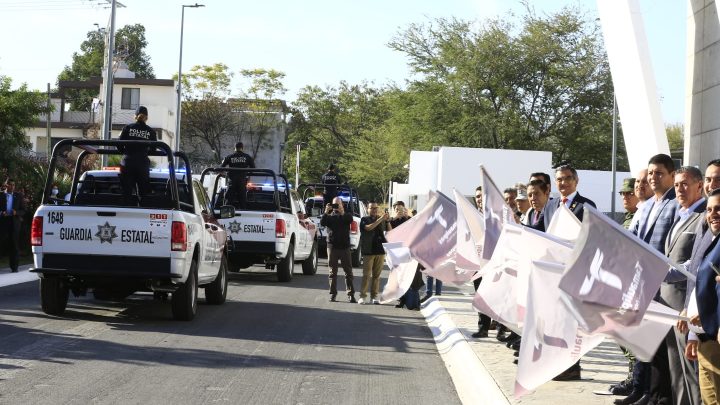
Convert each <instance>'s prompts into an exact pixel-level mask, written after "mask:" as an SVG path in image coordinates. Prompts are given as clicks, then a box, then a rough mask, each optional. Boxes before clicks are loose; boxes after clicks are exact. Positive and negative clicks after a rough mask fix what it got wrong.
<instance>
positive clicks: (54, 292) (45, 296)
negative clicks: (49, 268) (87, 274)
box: [40, 276, 70, 315]
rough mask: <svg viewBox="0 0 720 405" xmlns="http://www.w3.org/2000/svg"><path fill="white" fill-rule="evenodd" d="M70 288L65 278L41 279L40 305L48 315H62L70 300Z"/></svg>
mask: <svg viewBox="0 0 720 405" xmlns="http://www.w3.org/2000/svg"><path fill="white" fill-rule="evenodd" d="M69 293H70V290H69V289H68V286H67V284H66V283H65V280H62V279H60V278H59V277H47V276H46V277H43V278H41V279H40V305H41V306H42V310H43V312H45V313H46V314H48V315H62V314H63V312H65V307H66V306H67V302H68V294H69Z"/></svg>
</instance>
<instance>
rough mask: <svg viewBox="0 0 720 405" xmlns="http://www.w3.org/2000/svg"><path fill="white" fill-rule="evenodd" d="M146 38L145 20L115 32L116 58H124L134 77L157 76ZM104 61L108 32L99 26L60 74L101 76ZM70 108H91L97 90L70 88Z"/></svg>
mask: <svg viewBox="0 0 720 405" xmlns="http://www.w3.org/2000/svg"><path fill="white" fill-rule="evenodd" d="M146 47H147V40H146V39H145V27H144V26H143V25H142V24H133V25H126V26H124V27H122V28H120V29H119V30H117V31H116V32H115V53H114V58H115V59H116V60H123V61H125V63H127V65H128V68H129V69H130V70H131V71H133V72H135V77H137V78H142V79H154V78H155V72H154V71H153V68H152V65H151V64H150V56H149V55H148V54H147V53H145V48H146ZM104 64H105V34H104V32H100V31H97V30H94V31H89V32H88V33H87V39H86V40H85V41H83V42H82V44H80V52H75V53H73V56H72V64H71V65H70V66H65V68H64V69H63V71H62V72H60V74H59V75H58V82H59V81H60V80H87V79H90V78H91V77H101V76H102V74H103V66H104ZM68 93H69V94H68V96H69V97H70V99H71V108H72V109H73V110H76V111H86V110H89V108H90V105H91V103H92V99H93V97H97V94H98V92H97V90H71V91H69V92H68Z"/></svg>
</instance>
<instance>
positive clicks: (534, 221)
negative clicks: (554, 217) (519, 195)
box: [532, 211, 540, 225]
mask: <svg viewBox="0 0 720 405" xmlns="http://www.w3.org/2000/svg"><path fill="white" fill-rule="evenodd" d="M539 216H540V213H539V212H537V211H535V213H534V214H533V223H532V224H533V225H536V224H537V223H538V217H539Z"/></svg>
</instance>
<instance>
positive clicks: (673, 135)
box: [665, 123, 685, 153]
mask: <svg viewBox="0 0 720 405" xmlns="http://www.w3.org/2000/svg"><path fill="white" fill-rule="evenodd" d="M665 132H666V133H667V139H668V144H669V145H670V152H671V153H672V152H673V151H682V150H683V145H684V143H685V135H684V134H683V133H684V127H683V124H681V123H675V124H667V125H665Z"/></svg>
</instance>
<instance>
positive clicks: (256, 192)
mask: <svg viewBox="0 0 720 405" xmlns="http://www.w3.org/2000/svg"><path fill="white" fill-rule="evenodd" d="M229 173H242V174H243V175H244V177H246V178H247V192H246V193H247V194H246V199H245V201H246V206H245V207H239V206H236V207H235V215H234V217H232V218H224V219H221V220H220V223H221V224H222V226H223V227H225V230H226V231H227V232H228V235H229V237H230V240H231V244H232V249H230V252H231V253H230V255H229V258H230V261H229V263H230V270H231V271H239V270H240V269H245V268H248V267H250V266H252V265H256V264H262V265H264V266H265V268H266V269H269V270H277V278H278V281H281V282H288V281H290V280H291V279H292V277H293V273H294V269H295V263H296V262H302V271H303V274H306V275H312V274H315V273H316V272H317V259H318V255H317V252H318V244H317V241H316V238H315V234H316V232H317V226H316V225H315V224H314V223H313V222H312V221H311V220H310V219H308V216H307V214H306V212H305V206H304V204H303V203H302V200H301V199H300V197H299V196H298V194H297V192H295V190H291V189H290V187H289V184H288V180H287V178H286V177H285V176H284V175H282V174H275V172H274V171H272V170H269V169H238V168H229V167H222V168H220V167H215V168H208V169H205V170H204V171H203V172H202V176H201V182H205V178H206V177H207V176H213V175H215V177H216V178H215V182H214V184H213V186H212V196H211V201H212V202H213V207H222V206H223V204H225V202H224V200H225V194H226V192H227V188H226V187H225V186H224V185H223V184H224V183H225V182H224V181H223V180H224V177H227V176H228V175H229ZM228 204H229V202H228Z"/></svg>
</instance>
